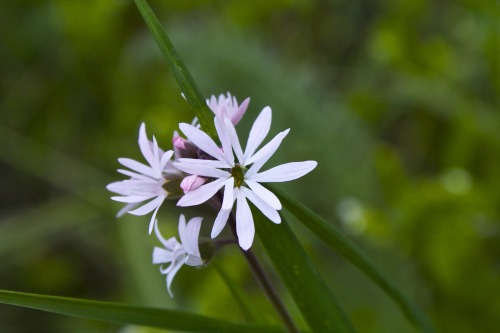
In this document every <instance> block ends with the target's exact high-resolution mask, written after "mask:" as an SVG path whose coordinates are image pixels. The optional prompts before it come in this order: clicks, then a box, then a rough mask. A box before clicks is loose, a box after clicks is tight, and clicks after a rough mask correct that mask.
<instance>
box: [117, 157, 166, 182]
mask: <svg viewBox="0 0 500 333" xmlns="http://www.w3.org/2000/svg"><path fill="white" fill-rule="evenodd" d="M118 162H120V163H121V164H122V165H124V166H126V167H127V168H129V169H132V170H134V171H135V172H138V173H142V174H143V175H146V176H149V177H152V178H155V179H158V177H157V176H158V175H157V174H155V172H154V171H153V169H151V168H150V167H148V166H147V165H145V164H142V163H140V162H137V161H134V160H132V159H130V158H119V159H118Z"/></svg>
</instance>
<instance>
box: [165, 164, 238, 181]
mask: <svg viewBox="0 0 500 333" xmlns="http://www.w3.org/2000/svg"><path fill="white" fill-rule="evenodd" d="M174 166H175V167H176V168H177V169H179V170H181V171H184V172H185V173H189V174H191V175H196V176H203V177H210V178H227V177H229V176H231V174H230V173H229V172H227V171H223V170H219V169H216V168H213V167H211V166H204V165H202V164H197V165H192V164H186V163H177V162H176V163H174Z"/></svg>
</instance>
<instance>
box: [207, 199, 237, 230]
mask: <svg viewBox="0 0 500 333" xmlns="http://www.w3.org/2000/svg"><path fill="white" fill-rule="evenodd" d="M233 204H234V200H233ZM231 208H233V207H232V205H231ZM231 208H230V209H227V210H222V209H221V210H220V211H219V214H217V217H216V218H215V222H214V226H213V227H212V233H211V235H210V237H212V238H215V237H217V236H219V234H220V232H221V231H222V229H224V227H225V226H226V223H227V219H228V218H229V215H230V214H231Z"/></svg>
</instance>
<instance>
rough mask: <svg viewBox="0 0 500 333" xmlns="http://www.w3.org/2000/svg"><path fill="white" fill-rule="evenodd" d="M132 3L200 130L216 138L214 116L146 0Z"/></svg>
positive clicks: (136, 0) (137, 0)
mask: <svg viewBox="0 0 500 333" xmlns="http://www.w3.org/2000/svg"><path fill="white" fill-rule="evenodd" d="M134 1H135V4H136V5H137V8H139V11H140V12H141V14H142V17H143V18H144V21H146V24H147V25H148V28H149V30H150V31H151V33H152V34H153V36H154V38H155V40H156V43H157V44H158V47H159V48H160V50H161V53H162V54H163V56H164V57H165V59H166V60H167V62H168V64H169V65H170V69H171V70H172V73H173V74H174V76H175V79H176V80H177V83H178V84H179V87H180V88H181V91H182V92H183V93H184V96H185V97H186V100H187V101H188V103H189V104H190V105H191V107H192V108H193V109H194V112H195V114H196V116H197V117H198V121H199V122H200V125H201V128H202V129H203V130H204V131H205V132H206V133H207V134H208V135H210V136H211V137H212V138H214V139H215V138H217V132H216V131H215V125H214V122H213V118H214V114H213V113H212V112H211V111H210V109H209V108H208V106H207V103H206V102H205V100H204V99H203V96H202V94H201V92H200V90H199V89H198V86H197V85H196V83H195V82H194V80H193V77H192V76H191V74H189V71H188V69H187V68H186V66H185V65H184V62H183V61H182V60H181V58H180V57H179V55H178V54H177V51H176V50H175V47H174V45H173V44H172V42H171V41H170V39H169V38H168V36H167V34H166V33H165V31H164V30H163V28H162V26H161V24H160V22H159V21H158V18H157V17H156V15H155V14H154V12H153V10H152V9H151V7H150V6H149V4H148V2H147V1H146V0H134Z"/></svg>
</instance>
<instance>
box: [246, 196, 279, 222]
mask: <svg viewBox="0 0 500 333" xmlns="http://www.w3.org/2000/svg"><path fill="white" fill-rule="evenodd" d="M240 190H241V191H242V192H243V194H244V195H245V196H246V197H247V198H248V200H250V201H251V202H252V203H253V204H254V205H255V207H257V208H258V209H259V210H260V211H261V212H262V213H263V214H264V215H265V216H266V217H267V218H268V219H270V220H271V221H272V222H274V223H281V217H280V214H278V211H277V210H276V209H274V208H273V207H271V206H269V205H268V204H267V203H266V202H265V201H264V200H262V199H261V198H260V197H259V196H258V195H257V194H255V193H254V192H252V191H250V190H249V189H247V188H246V187H241V188H240Z"/></svg>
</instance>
